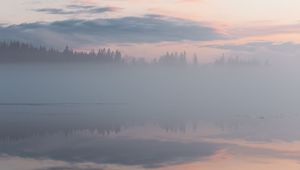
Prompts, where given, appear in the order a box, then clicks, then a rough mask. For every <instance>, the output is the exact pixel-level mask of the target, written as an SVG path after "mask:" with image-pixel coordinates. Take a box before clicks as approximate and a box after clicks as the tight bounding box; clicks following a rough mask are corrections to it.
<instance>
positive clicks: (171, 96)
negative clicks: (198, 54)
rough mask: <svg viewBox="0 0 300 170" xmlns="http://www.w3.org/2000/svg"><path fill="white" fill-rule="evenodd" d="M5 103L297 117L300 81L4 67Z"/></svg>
mask: <svg viewBox="0 0 300 170" xmlns="http://www.w3.org/2000/svg"><path fill="white" fill-rule="evenodd" d="M0 81H1V84H0V94H1V98H0V103H2V104H10V103H12V104H13V103H19V104H22V103H25V104H26V103H33V104H34V103H41V104H43V103H54V104H55V103H102V102H103V103H123V104H126V105H128V106H130V107H131V108H132V109H133V110H135V112H141V114H154V113H158V114H160V113H161V114H194V115H197V114H201V113H216V114H219V113H237V114H240V113H242V114H243V113H251V114H254V113H255V114H256V113H276V114H280V113H297V112H298V110H299V105H298V101H299V99H300V95H299V93H297V90H298V87H299V85H300V78H299V76H298V74H297V72H296V71H290V70H282V69H277V68H274V67H271V66H270V67H216V66H214V65H209V66H206V67H196V66H189V67H162V66H155V67H152V66H151V67H144V66H135V67H132V66H117V67H116V66H111V65H104V66H102V67H99V66H98V65H97V64H87V63H85V64H55V65H53V64H26V65H24V64H6V65H0Z"/></svg>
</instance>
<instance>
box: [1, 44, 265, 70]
mask: <svg viewBox="0 0 300 170" xmlns="http://www.w3.org/2000/svg"><path fill="white" fill-rule="evenodd" d="M187 58H188V57H187V53H186V52H185V51H184V52H166V53H165V54H163V55H161V56H160V57H159V58H154V59H152V60H151V61H148V60H147V59H145V58H143V57H140V58H134V57H124V55H123V54H122V53H121V52H120V51H119V50H112V49H110V48H100V49H98V50H97V51H95V50H90V51H88V52H83V51H80V52H79V51H74V50H72V49H71V48H69V47H68V46H66V47H65V48H64V50H62V51H60V50H57V49H54V48H47V47H44V46H40V47H37V46H33V45H32V44H29V43H23V42H19V41H5V42H0V63H66V62H93V63H99V64H119V65H120V64H136V65H174V66H184V65H187V64H193V65H198V64H199V63H198V62H199V61H198V57H197V56H196V55H194V56H193V58H192V59H191V62H188V61H187V60H188V59H187ZM211 64H214V65H219V66H220V65H237V66H257V65H260V63H259V62H258V61H257V60H255V59H240V58H239V57H229V58H225V57H224V56H222V57H219V58H217V59H216V60H215V61H214V62H213V63H211ZM265 64H268V63H265Z"/></svg>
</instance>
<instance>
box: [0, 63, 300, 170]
mask: <svg viewBox="0 0 300 170" xmlns="http://www.w3.org/2000/svg"><path fill="white" fill-rule="evenodd" d="M6 69H7V68H3V69H2V72H1V73H0V79H1V81H2V82H4V83H3V84H2V85H0V87H1V88H0V89H1V96H2V97H1V103H0V169H5V170H19V169H20V170H69V169H75V170H76V169H78V170H79V169H83V170H96V169H97V170H116V169H120V170H135V169H137V170H139V169H141V170H143V169H150V170H151V169H154V170H176V169H178V170H182V169H185V170H199V169H201V170H219V169H225V170H226V169H228V170H235V169H236V170H240V169H245V170H246V169H249V170H250V169H261V170H265V169H266V170H267V169H268V170H269V169H272V170H281V169H289V170H293V169H295V170H298V169H300V162H299V161H300V140H299V139H300V131H299V130H298V129H300V124H299V120H300V117H299V116H300V115H298V114H297V109H296V108H297V106H296V105H293V103H296V102H295V100H290V101H289V103H290V105H287V106H278V105H268V103H272V104H275V103H280V100H281V99H276V98H275V99H274V98H272V97H270V96H272V95H270V94H274V93H272V92H273V91H272V89H270V90H269V91H268V90H267V91H264V92H263V94H264V95H262V96H261V97H262V98H263V96H267V97H266V98H263V99H267V98H270V100H271V98H272V101H271V102H270V101H266V102H264V103H263V104H262V105H260V103H261V101H263V99H262V98H259V97H255V95H253V92H255V91H251V92H249V94H248V93H247V94H246V93H245V94H244V95H240V96H237V95H236V96H234V94H232V93H231V92H232V91H241V89H237V88H235V89H234V90H232V89H230V88H227V90H225V91H220V89H219V86H214V85H211V86H209V85H210V84H211V81H213V80H209V79H207V78H206V82H207V81H210V82H207V84H205V83H202V82H201V83H200V82H198V81H194V80H193V82H194V83H195V84H192V85H191V84H189V85H188V86H186V85H184V84H180V85H178V86H176V87H173V86H170V87H169V86H168V83H170V81H171V83H172V84H176V83H178V82H182V80H184V82H189V81H191V79H190V78H189V77H185V76H184V78H182V77H180V76H179V77H178V73H176V74H175V75H176V76H175V77H176V79H174V78H173V79H172V78H171V79H166V78H163V77H162V76H161V75H160V76H161V77H159V76H157V75H156V78H155V79H156V80H159V81H160V82H159V83H158V82H157V81H156V82H154V83H152V85H151V88H148V87H147V86H146V84H149V81H150V80H149V79H151V78H150V76H149V73H147V74H146V75H147V76H149V77H148V79H147V80H146V82H145V80H143V81H142V80H140V76H141V75H139V74H135V75H134V76H131V78H132V77H135V78H132V79H131V81H127V80H128V77H129V76H127V77H126V76H125V78H124V74H125V73H123V72H122V73H121V72H118V73H110V74H112V75H110V76H108V77H106V78H105V79H104V78H103V77H104V76H103V75H102V74H104V73H103V72H100V73H98V72H97V73H98V74H97V75H94V74H90V73H91V72H93V70H92V71H88V72H89V74H86V75H89V76H90V77H87V76H81V78H78V77H77V76H76V72H75V73H74V71H72V74H71V71H70V72H67V73H65V72H64V74H63V75H61V74H60V76H57V77H55V76H53V75H54V74H57V72H56V71H50V72H49V71H45V70H44V72H42V73H37V72H35V71H32V72H30V69H28V68H26V69H25V70H26V71H25V72H24V71H20V70H17V71H16V69H13V70H10V71H7V70H6ZM3 70H6V72H5V71H4V72H3ZM8 74H10V76H9V77H10V78H8V76H6V75H8ZM40 74H42V75H43V76H41V75H40ZM120 74H121V75H122V74H123V75H122V76H121V77H123V78H121V77H118V78H117V79H114V78H111V77H114V76H117V75H118V76H119V75H120ZM33 75H36V76H38V78H37V77H35V78H34V77H32V76H33ZM46 75H47V76H46ZM51 75H52V76H53V77H52V76H51ZM65 75H68V76H65ZM130 75H132V74H131V73H130ZM96 76H100V77H101V78H100V80H99V79H97V80H95V77H96ZM143 76H145V74H143ZM246 76H247V75H246ZM65 77H67V78H66V79H64V78H65ZM167 77H168V78H170V77H169V76H167ZM249 77H252V76H249V75H248V78H249ZM126 78H127V79H126ZM133 79H134V80H133ZM178 79H179V80H178ZM271 81H272V80H271ZM273 81H274V80H273ZM231 82H235V81H234V80H230V81H225V82H223V83H224V84H225V86H226V84H229V83H231ZM143 83H145V84H143ZM116 84H119V85H116ZM200 84H201V86H199V85H200ZM233 84H234V83H233ZM247 84H248V83H245V84H241V86H242V87H244V88H243V89H242V90H245V89H247V87H248V86H247ZM133 85H136V86H134V87H132V86H133ZM158 87H159V88H158ZM196 87H202V88H199V89H198V90H199V91H197V90H196ZM208 87H209V88H208ZM266 87H270V86H268V85H265V86H259V87H258V86H257V87H255V88H256V89H259V88H261V89H269V88H266ZM289 87H290V86H289ZM289 87H286V88H289ZM210 88H212V89H210ZM223 88H226V87H223ZM191 89H192V90H191ZM207 89H209V90H211V91H214V92H216V91H217V92H218V96H217V97H215V98H214V97H211V96H210V95H209V93H206V92H205V91H207ZM248 90H251V88H248ZM273 90H274V91H276V89H273ZM228 91H229V92H228ZM230 91H231V92H230ZM34 92H35V93H34ZM155 92H156V93H155ZM227 92H228V94H227ZM158 93H159V94H161V93H163V94H164V95H158ZM198 93H199V94H198ZM238 94H241V93H238ZM257 94H258V93H257ZM275 94H276V93H275ZM178 95H180V97H179V96H178ZM199 96H200V97H199ZM201 96H202V97H203V96H204V98H202V97H201ZM229 96H231V97H229ZM282 97H283V99H286V98H284V95H282ZM213 98H214V99H215V100H212V99H213ZM294 98H295V99H296V98H297V96H294ZM226 99H228V100H229V101H228V100H226ZM243 99H247V102H246V103H245V102H242V103H239V102H240V101H242V100H243ZM265 105H267V106H265ZM247 106H248V108H247ZM271 106H272V107H271ZM277 108H284V109H286V108H290V109H286V110H287V112H283V111H282V110H280V109H279V111H278V109H277ZM276 110H277V111H276ZM293 110H296V111H295V112H293Z"/></svg>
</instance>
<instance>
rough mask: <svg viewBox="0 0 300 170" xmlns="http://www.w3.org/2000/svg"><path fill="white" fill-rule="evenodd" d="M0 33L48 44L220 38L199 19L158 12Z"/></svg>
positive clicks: (32, 25) (16, 28)
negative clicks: (173, 16)
mask: <svg viewBox="0 0 300 170" xmlns="http://www.w3.org/2000/svg"><path fill="white" fill-rule="evenodd" d="M0 37H1V38H0V40H10V39H13V40H21V41H29V42H32V43H38V44H46V45H52V46H53V45H54V46H55V45H59V46H60V45H65V44H69V45H72V46H81V45H83V44H84V45H88V44H99V43H156V42H170V41H173V42H174V41H182V40H191V41H207V40H215V39H222V38H224V37H223V35H221V34H219V33H218V32H217V31H215V29H214V28H212V27H209V26H205V25H203V24H202V23H199V22H193V21H190V20H184V19H178V18H172V17H165V16H160V15H145V16H142V17H122V18H107V19H95V20H80V19H75V20H63V21H55V22H50V23H48V22H46V23H44V22H36V23H24V24H19V25H10V26H6V27H4V26H2V27H0Z"/></svg>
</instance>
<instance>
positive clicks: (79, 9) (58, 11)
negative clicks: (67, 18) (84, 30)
mask: <svg viewBox="0 0 300 170" xmlns="http://www.w3.org/2000/svg"><path fill="white" fill-rule="evenodd" d="M119 9H120V8H116V7H96V6H92V5H68V6H67V7H66V9H64V8H39V9H33V11H35V12H42V13H47V14H55V15H69V14H99V13H105V12H115V11H117V10H119Z"/></svg>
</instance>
